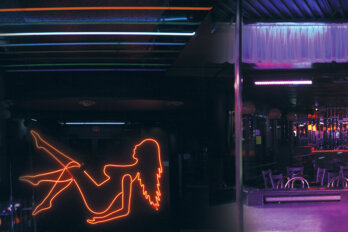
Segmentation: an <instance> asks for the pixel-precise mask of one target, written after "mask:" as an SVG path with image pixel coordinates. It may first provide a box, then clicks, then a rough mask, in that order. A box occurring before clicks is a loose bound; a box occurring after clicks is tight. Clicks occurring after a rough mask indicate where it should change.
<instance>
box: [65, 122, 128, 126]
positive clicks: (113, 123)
mask: <svg viewBox="0 0 348 232" xmlns="http://www.w3.org/2000/svg"><path fill="white" fill-rule="evenodd" d="M59 124H61V125H125V124H126V123H125V122H60V123H59Z"/></svg>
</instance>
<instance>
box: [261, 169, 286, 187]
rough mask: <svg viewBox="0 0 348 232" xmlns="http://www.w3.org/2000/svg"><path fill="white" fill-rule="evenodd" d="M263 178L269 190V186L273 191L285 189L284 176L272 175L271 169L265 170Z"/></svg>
mask: <svg viewBox="0 0 348 232" xmlns="http://www.w3.org/2000/svg"><path fill="white" fill-rule="evenodd" d="M262 177H263V181H264V184H265V188H266V189H267V188H269V184H270V185H271V187H272V189H282V188H283V187H284V181H283V179H284V176H283V174H281V173H280V174H272V171H271V169H268V170H263V171H262Z"/></svg>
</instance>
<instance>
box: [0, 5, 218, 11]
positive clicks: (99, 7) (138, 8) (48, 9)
mask: <svg viewBox="0 0 348 232" xmlns="http://www.w3.org/2000/svg"><path fill="white" fill-rule="evenodd" d="M212 8H213V7H180V6H178V7H175V6H86V7H32V8H7V9H0V12H21V11H71V10H78V11H80V10H178V11H181V10H183V11H210V10H211V9H212Z"/></svg>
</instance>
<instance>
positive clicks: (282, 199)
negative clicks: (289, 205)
mask: <svg viewBox="0 0 348 232" xmlns="http://www.w3.org/2000/svg"><path fill="white" fill-rule="evenodd" d="M340 200H341V195H321V196H285V197H281V196H278V197H265V201H266V202H292V201H340Z"/></svg>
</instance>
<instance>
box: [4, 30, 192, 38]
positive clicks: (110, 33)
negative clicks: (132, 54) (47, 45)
mask: <svg viewBox="0 0 348 232" xmlns="http://www.w3.org/2000/svg"><path fill="white" fill-rule="evenodd" d="M195 34H196V32H146V31H137V32H135V31H134V32H133V31H69V32H66V31H55V32H15V33H0V36H2V37H17V36H53V35H54V36H58V35H153V36H194V35H195Z"/></svg>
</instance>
